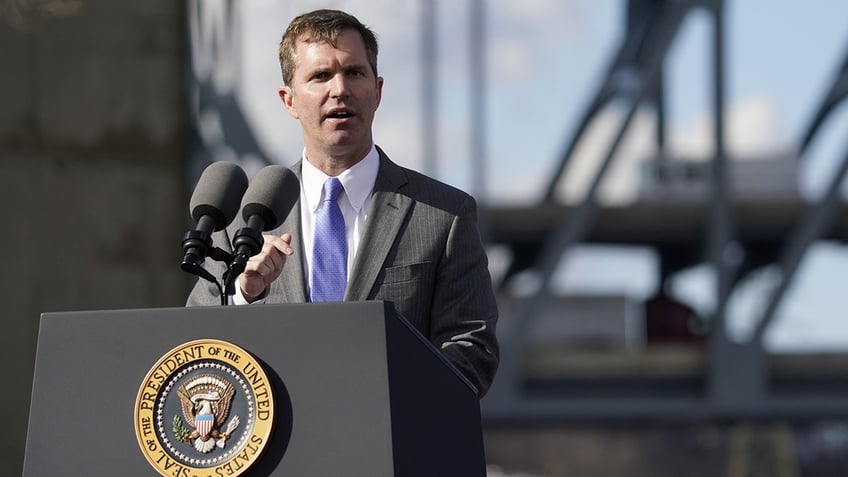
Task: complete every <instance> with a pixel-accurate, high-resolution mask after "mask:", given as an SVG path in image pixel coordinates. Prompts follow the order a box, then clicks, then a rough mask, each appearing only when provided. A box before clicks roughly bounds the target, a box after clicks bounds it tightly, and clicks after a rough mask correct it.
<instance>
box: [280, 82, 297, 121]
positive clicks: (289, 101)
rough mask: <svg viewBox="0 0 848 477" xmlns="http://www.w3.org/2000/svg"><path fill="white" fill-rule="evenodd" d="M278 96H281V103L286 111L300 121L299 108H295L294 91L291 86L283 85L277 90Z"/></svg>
mask: <svg viewBox="0 0 848 477" xmlns="http://www.w3.org/2000/svg"><path fill="white" fill-rule="evenodd" d="M277 94H278V95H279V96H280V101H282V102H283V106H285V108H286V111H288V112H289V114H291V115H292V117H293V118H295V119H299V117H298V115H297V108H296V107H295V106H294V90H292V89H291V87H290V86H285V85H283V86H280V87H279V88H278V89H277Z"/></svg>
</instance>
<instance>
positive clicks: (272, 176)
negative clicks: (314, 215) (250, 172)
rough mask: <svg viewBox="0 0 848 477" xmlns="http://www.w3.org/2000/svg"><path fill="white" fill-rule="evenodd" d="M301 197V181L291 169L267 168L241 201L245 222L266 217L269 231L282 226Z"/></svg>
mask: <svg viewBox="0 0 848 477" xmlns="http://www.w3.org/2000/svg"><path fill="white" fill-rule="evenodd" d="M299 197H300V181H299V180H297V176H295V175H294V172H292V171H291V170H290V169H289V168H288V167H285V166H280V165H272V166H265V167H263V168H262V169H261V170H260V171H259V172H257V173H256V177H254V178H253V180H252V181H251V183H250V187H248V188H247V192H245V194H244V198H243V199H242V202H241V206H242V209H241V215H242V217H243V218H244V220H245V221H247V220H248V219H249V218H250V217H251V216H253V215H258V216H261V217H262V220H263V222H264V224H265V230H271V229H275V228H277V227H279V226H280V224H281V223H282V222H283V220H284V219H285V218H286V216H288V214H289V211H291V209H292V207H294V204H296V203H297V200H298V198H299Z"/></svg>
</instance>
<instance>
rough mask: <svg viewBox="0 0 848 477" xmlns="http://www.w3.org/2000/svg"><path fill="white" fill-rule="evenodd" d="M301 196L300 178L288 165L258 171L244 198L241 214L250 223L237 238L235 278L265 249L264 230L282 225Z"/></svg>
mask: <svg viewBox="0 0 848 477" xmlns="http://www.w3.org/2000/svg"><path fill="white" fill-rule="evenodd" d="M299 198H300V181H298V179H297V176H295V175H294V172H292V171H291V170H290V169H289V168H288V167H284V166H280V165H272V166H265V167H263V168H262V169H260V170H259V172H257V173H256V177H254V178H253V181H252V182H251V183H250V187H248V188H247V192H245V194H244V198H243V199H242V201H241V216H242V218H243V219H244V221H245V223H246V224H247V227H244V228H241V229H239V230H238V231H237V232H236V235H235V237H234V238H233V249H234V250H235V254H234V255H233V260H232V263H231V264H230V274H231V275H230V276H231V277H232V278H233V279H234V278H235V277H236V276H238V275H239V274H240V273H241V272H243V271H244V267H245V264H246V263H247V259H248V258H250V257H252V256H254V255H256V254H257V253H259V251H260V250H261V249H262V244H263V243H264V240H263V238H262V232H264V231H266V230H272V229H275V228H277V227H279V226H280V224H282V223H283V220H285V218H286V217H287V216H288V215H289V212H290V211H291V209H292V207H294V204H296V203H297V200H298V199H299Z"/></svg>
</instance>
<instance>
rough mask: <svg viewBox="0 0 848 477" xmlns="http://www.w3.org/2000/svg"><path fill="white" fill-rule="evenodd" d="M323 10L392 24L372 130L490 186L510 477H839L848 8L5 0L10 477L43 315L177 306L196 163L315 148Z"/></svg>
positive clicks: (449, 176)
mask: <svg viewBox="0 0 848 477" xmlns="http://www.w3.org/2000/svg"><path fill="white" fill-rule="evenodd" d="M324 7H328V8H340V9H344V10H346V11H349V12H350V13H352V14H354V15H356V16H357V17H358V18H359V19H360V20H361V21H363V22H364V23H366V24H367V25H369V26H371V27H372V29H374V30H375V32H376V33H377V34H378V39H379V41H380V45H381V53H380V56H379V73H380V75H381V76H383V77H385V86H384V90H383V100H382V104H381V106H380V109H379V111H378V114H377V118H376V121H375V125H374V132H375V134H374V135H375V140H376V142H377V143H378V144H379V145H380V146H381V147H383V148H384V149H385V150H386V151H387V153H388V154H389V155H390V156H391V157H392V158H393V159H394V160H395V161H396V162H399V163H400V164H402V165H405V166H407V167H412V168H415V169H418V170H420V171H422V172H425V173H427V174H430V175H433V176H435V177H437V178H439V179H441V180H443V181H445V182H448V183H450V184H453V185H456V186H458V187H460V188H463V189H465V190H466V191H468V192H470V193H472V194H473V195H474V196H475V197H476V198H477V199H478V202H479V205H480V225H481V230H482V232H483V235H484V239H485V241H486V243H487V246H488V249H489V257H490V262H491V263H490V266H491V272H492V277H493V280H494V282H495V286H496V289H497V291H498V297H499V300H500V308H501V323H500V325H499V326H500V328H499V330H498V331H499V334H500V339H501V343H502V348H503V351H502V364H501V368H500V371H499V374H498V377H497V379H496V383H495V385H494V387H493V388H492V390H491V392H490V393H489V395H488V396H487V397H486V398H485V399H484V400H483V401H482V403H481V406H482V412H483V421H484V438H485V443H486V453H487V462H488V463H489V474H490V475H491V476H502V475H514V476H518V475H523V476H552V477H553V476H621V475H628V476H666V475H668V476H678V475H687V476H727V477H742V476H780V477H795V476H831V475H832V476H843V475H846V474H848V354H846V351H848V320H846V319H845V316H844V315H845V313H844V310H845V309H848V294H846V293H844V290H843V287H844V285H843V283H844V282H843V281H842V276H843V274H844V273H845V271H846V270H848V253H846V246H845V241H846V239H848V217H846V214H845V210H844V204H845V192H846V189H845V187H843V183H844V182H845V181H844V180H843V179H844V175H845V172H846V170H848V135H846V134H845V132H846V131H848V112H846V109H845V107H843V101H842V100H843V99H844V98H845V96H846V94H848V28H846V21H848V20H846V18H848V4H846V3H845V2H841V1H838V0H809V1H805V2H797V1H790V0H776V1H769V0H735V1H734V0H726V1H721V0H668V1H663V0H525V1H522V2H513V1H508V0H463V1H428V0H394V1H389V0H368V1H366V0H348V1H342V0H338V1H318V0H314V1H312V0H309V1H307V0H303V1H286V2H283V1H277V0H250V1H238V0H190V1H183V2H173V1H167V0H151V1H147V2H129V1H124V0H119V1H105V0H99V1H98V0H0V64H2V65H3V67H2V70H3V73H2V74H0V104H2V108H0V155H2V160H0V207H3V210H4V212H5V213H4V215H5V216H6V217H7V225H6V226H4V227H3V233H2V234H0V245H2V248H3V249H4V250H7V252H8V253H7V254H6V257H5V258H6V260H5V264H6V270H7V271H6V272H5V273H4V274H2V275H0V285H2V286H0V294H2V295H0V299H2V301H3V303H4V306H5V312H4V313H3V317H4V319H5V325H4V327H3V328H4V332H3V333H2V336H0V340H2V342H0V350H2V351H0V352H1V353H2V358H3V363H4V365H5V366H6V370H5V374H6V375H7V376H9V379H8V381H7V385H6V386H4V391H3V392H2V393H0V413H2V414H0V422H3V423H4V427H3V432H2V436H0V458H2V460H3V461H4V462H6V463H7V464H6V467H5V468H7V469H9V470H10V474H9V475H17V474H19V473H20V468H21V465H22V459H23V455H24V445H25V436H26V426H27V415H28V412H29V405H28V403H29V393H30V386H31V382H32V372H33V362H34V357H35V350H36V343H37V330H38V319H39V315H40V313H43V312H51V311H71V310H90V309H116V308H139V307H161V306H181V305H182V304H183V303H184V300H185V296H186V295H187V293H188V289H189V286H190V284H191V282H192V280H191V279H190V278H189V277H188V276H186V275H185V274H184V273H183V272H181V271H180V269H179V259H180V257H181V253H182V251H181V248H180V242H181V237H182V234H183V233H184V232H185V231H186V230H188V229H190V228H191V227H192V226H193V224H191V223H190V217H189V214H188V198H189V196H190V194H191V191H192V189H193V187H194V183H195V181H196V179H197V177H198V176H199V173H200V171H201V170H202V169H203V168H204V167H205V166H206V165H208V164H209V163H210V162H211V161H219V160H227V161H235V162H238V163H240V164H241V165H243V167H244V168H245V169H246V170H247V171H248V173H249V174H250V173H252V172H255V171H256V170H258V169H259V168H260V167H262V166H263V165H265V164H268V163H279V164H284V165H291V164H293V163H294V162H295V161H297V160H298V159H299V157H300V154H301V148H302V143H301V139H300V132H299V126H298V124H297V122H296V121H295V120H293V119H291V118H290V117H289V116H288V115H287V113H286V112H285V111H284V109H283V108H282V106H281V104H280V103H279V100H278V98H277V94H276V89H277V87H278V86H279V85H280V84H281V78H280V71H279V63H278V59H277V44H278V43H279V40H280V37H281V35H282V32H283V30H284V29H285V27H286V25H287V24H288V22H289V21H290V20H291V19H292V18H293V17H294V16H296V15H298V14H300V13H303V12H305V11H308V10H312V9H315V8H324ZM72 359H73V357H69V360H72ZM79 365H83V366H84V365H85V363H79ZM79 432H82V433H84V430H79Z"/></svg>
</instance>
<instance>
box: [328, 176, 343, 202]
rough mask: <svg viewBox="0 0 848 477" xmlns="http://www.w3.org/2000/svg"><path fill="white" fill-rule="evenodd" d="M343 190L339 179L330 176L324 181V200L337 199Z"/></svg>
mask: <svg viewBox="0 0 848 477" xmlns="http://www.w3.org/2000/svg"><path fill="white" fill-rule="evenodd" d="M343 190H344V186H342V183H341V181H340V180H339V179H338V178H336V177H330V178H329V179H327V180H326V181H325V182H324V200H325V201H326V200H332V201H336V200H338V199H339V196H340V195H341V193H342V191H343Z"/></svg>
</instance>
